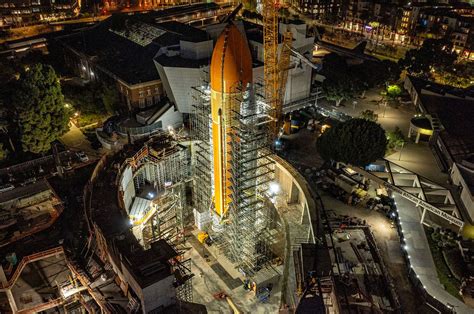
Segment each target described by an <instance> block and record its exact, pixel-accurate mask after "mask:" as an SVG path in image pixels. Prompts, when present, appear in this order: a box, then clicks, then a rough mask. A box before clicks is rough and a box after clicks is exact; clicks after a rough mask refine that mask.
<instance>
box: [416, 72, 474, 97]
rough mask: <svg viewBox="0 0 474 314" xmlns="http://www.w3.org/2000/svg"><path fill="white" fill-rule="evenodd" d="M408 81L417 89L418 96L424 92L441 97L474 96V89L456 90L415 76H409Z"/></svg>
mask: <svg viewBox="0 0 474 314" xmlns="http://www.w3.org/2000/svg"><path fill="white" fill-rule="evenodd" d="M408 79H409V80H410V82H411V84H412V85H413V87H414V88H415V89H416V92H417V93H418V94H422V92H421V91H422V90H423V89H424V90H427V91H430V92H433V93H437V94H440V95H445V94H451V95H454V96H457V97H461V98H463V97H466V96H468V97H469V96H470V97H473V96H474V90H473V89H463V88H456V87H452V86H448V85H443V84H438V83H436V82H432V81H428V80H424V79H422V78H419V77H415V76H408Z"/></svg>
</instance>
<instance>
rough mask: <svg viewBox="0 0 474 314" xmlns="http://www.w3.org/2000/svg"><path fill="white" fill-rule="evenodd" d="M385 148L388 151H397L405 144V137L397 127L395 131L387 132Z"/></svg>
mask: <svg viewBox="0 0 474 314" xmlns="http://www.w3.org/2000/svg"><path fill="white" fill-rule="evenodd" d="M387 140H388V142H387V148H388V149H397V148H400V147H402V146H403V145H404V144H405V142H406V139H405V136H404V135H403V132H402V130H400V128H399V127H398V126H397V127H395V130H393V131H390V132H387Z"/></svg>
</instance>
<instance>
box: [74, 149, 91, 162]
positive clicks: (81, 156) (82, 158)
mask: <svg viewBox="0 0 474 314" xmlns="http://www.w3.org/2000/svg"><path fill="white" fill-rule="evenodd" d="M76 156H77V158H79V160H80V161H82V162H87V161H89V157H88V156H87V155H86V153H84V152H83V151H80V152H77V153H76Z"/></svg>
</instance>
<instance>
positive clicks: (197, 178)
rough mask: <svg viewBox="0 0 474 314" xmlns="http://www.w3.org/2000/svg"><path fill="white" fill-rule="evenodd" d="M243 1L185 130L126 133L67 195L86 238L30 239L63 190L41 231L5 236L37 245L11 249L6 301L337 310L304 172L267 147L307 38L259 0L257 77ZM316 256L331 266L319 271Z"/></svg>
mask: <svg viewBox="0 0 474 314" xmlns="http://www.w3.org/2000/svg"><path fill="white" fill-rule="evenodd" d="M240 8H241V5H239V6H238V7H237V8H236V9H235V10H234V11H233V12H232V13H231V14H229V15H228V16H227V17H226V19H225V20H224V21H223V22H221V24H220V26H219V27H220V29H221V31H220V32H219V34H218V36H217V37H216V39H215V43H214V48H213V52H212V57H211V60H210V63H209V66H207V67H201V68H200V77H201V78H202V79H201V80H200V81H199V84H197V85H196V86H193V88H192V90H191V91H187V92H189V93H190V94H191V97H192V113H191V114H190V119H189V120H190V126H189V128H187V129H186V128H182V129H174V128H173V127H168V128H167V129H166V130H162V131H159V132H154V133H153V135H150V136H149V137H146V138H141V139H139V140H138V139H133V138H132V137H130V134H129V138H128V142H127V143H126V144H125V145H123V148H122V149H120V150H118V151H115V152H112V153H110V154H107V155H103V156H102V158H101V159H100V160H99V161H98V162H97V163H96V164H95V165H94V168H93V169H91V171H92V174H90V175H88V177H87V180H85V182H84V183H82V184H83V186H84V188H83V189H77V186H75V188H74V192H69V191H68V192H64V193H65V195H66V194H67V193H72V194H67V198H66V203H67V204H68V205H67V206H73V205H74V206H76V205H77V206H78V208H77V211H76V213H81V215H82V217H81V218H73V219H76V221H77V226H74V228H73V229H78V230H79V231H78V233H77V234H74V235H73V236H70V238H69V236H65V237H64V236H63V235H64V232H63V233H61V234H57V235H54V236H53V233H52V234H51V235H52V236H51V238H50V239H49V241H46V239H45V234H43V233H41V236H40V235H34V234H35V233H38V232H41V231H43V229H45V228H48V227H50V226H51V225H52V224H54V219H56V218H57V217H58V216H59V215H61V209H62V207H61V206H62V202H61V200H59V198H58V197H56V198H55V194H54V192H51V193H50V194H48V195H49V196H52V200H50V201H49V202H50V203H51V206H52V207H54V211H53V212H52V213H51V214H50V217H51V219H50V220H49V221H48V222H46V221H45V222H44V228H43V227H33V228H30V229H29V232H30V233H28V234H26V233H25V234H23V233H18V232H13V234H5V236H6V237H7V236H8V241H10V242H15V241H20V240H22V239H23V238H27V240H25V242H19V243H27V241H29V240H28V237H29V238H30V239H31V238H33V239H34V240H35V246H34V249H33V248H30V250H26V251H25V252H24V253H20V251H21V250H19V249H18V248H17V247H16V248H13V247H10V248H9V249H8V252H9V255H8V256H7V257H5V260H7V261H10V262H9V264H8V265H6V264H5V265H2V266H3V267H2V272H1V273H0V275H1V276H0V281H1V282H2V286H1V288H2V289H1V291H2V293H4V294H5V295H4V296H3V297H2V302H3V305H5V307H3V308H5V309H8V306H7V305H6V304H7V303H8V305H9V308H10V309H11V312H13V313H35V312H48V311H57V310H59V311H60V312H61V313H62V312H64V313H67V312H71V313H84V312H88V313H98V312H102V313H206V312H224V313H227V312H233V313H247V312H253V311H257V312H259V313H260V312H268V313H276V312H278V311H280V310H282V311H286V312H288V313H289V312H293V311H295V310H296V309H297V308H298V306H299V305H300V303H302V301H304V303H306V304H307V306H309V308H318V309H319V310H321V311H324V308H325V307H328V306H329V307H333V308H337V306H335V305H334V302H335V301H334V300H333V299H334V297H333V294H334V289H333V287H332V281H331V280H326V279H323V280H319V279H317V278H318V277H319V274H321V273H325V274H326V276H327V274H329V273H330V268H331V266H330V262H327V263H324V262H322V261H323V260H326V261H329V260H330V257H329V255H328V254H327V252H325V251H324V242H325V238H324V237H323V234H322V228H321V226H320V225H321V223H320V221H319V212H318V207H317V205H316V203H315V201H314V200H313V196H312V194H311V192H310V189H309V187H308V185H307V182H306V180H305V179H304V178H303V177H302V176H301V175H300V174H299V173H298V172H297V171H296V170H295V169H294V168H293V167H292V166H291V165H290V164H289V163H287V162H286V161H285V160H283V159H281V158H280V157H278V156H277V155H275V154H274V152H273V151H272V146H273V144H274V142H275V141H277V140H278V139H279V138H280V136H281V135H282V133H283V129H284V121H283V120H284V119H283V103H284V98H285V86H286V82H287V77H288V71H289V70H290V68H291V64H290V63H291V62H290V60H291V55H292V50H291V49H292V48H291V46H292V41H293V35H294V34H300V33H298V32H296V33H292V31H291V27H290V26H288V25H286V26H285V27H282V28H280V29H279V22H278V17H277V12H278V8H279V6H278V5H277V4H276V3H274V2H272V1H266V2H264V5H263V11H262V13H263V17H264V23H263V30H262V32H261V35H262V36H263V39H262V44H263V51H264V62H263V70H264V75H263V77H254V67H255V66H258V65H260V66H261V63H259V62H258V61H257V60H254V59H253V57H252V53H251V51H250V48H249V43H248V41H247V38H246V35H245V32H243V31H242V24H241V23H238V22H237V21H235V17H236V15H237V13H238V11H239V10H240ZM304 27H306V26H304ZM296 36H300V37H301V36H302V38H303V39H304V40H308V41H310V40H312V39H311V38H307V37H306V35H305V33H304V32H303V35H301V34H300V35H295V37H296ZM310 72H311V70H310ZM310 72H309V73H310ZM59 167H60V165H59ZM89 173H90V172H89ZM66 179H67V176H66ZM66 179H64V180H66ZM67 180H70V179H67ZM30 187H31V186H30ZM59 188H61V185H59ZM13 191H15V192H18V189H15V190H13ZM13 191H11V192H13ZM39 192H42V191H39ZM7 193H8V195H10V194H11V193H10V192H7ZM3 196H5V197H6V196H7V194H2V197H3ZM39 201H42V202H44V200H43V199H41V200H39ZM39 201H38V202H39ZM63 202H64V200H63ZM48 204H49V203H48ZM71 204H72V205H71ZM27 205H31V204H27ZM25 206H26V205H25ZM38 206H39V207H38ZM38 206H37V207H38V208H43V207H44V206H45V205H38ZM51 206H50V207H51ZM23 207H24V206H22V208H23ZM51 210H52V209H51ZM25 211H26V209H22V210H20V211H17V212H15V215H18V213H24V212H25ZM39 212H41V210H40V211H39ZM39 212H38V213H39ZM68 215H69V214H68ZM33 216H35V215H33ZM43 216H44V215H43ZM43 216H41V217H43ZM33 218H34V217H33ZM71 221H73V220H71ZM69 223H70V222H69ZM39 226H42V225H39ZM53 227H54V225H53ZM35 228H36V229H35ZM66 228H67V227H66ZM66 234H67V232H66ZM2 241H3V240H2ZM5 241H7V240H5ZM41 241H42V242H41ZM10 242H9V243H10ZM37 242H41V243H42V245H37ZM2 243H3V242H2ZM46 243H47V245H46ZM70 243H74V247H73V248H71V247H69V246H68V245H69V244H70ZM43 248H44V249H43ZM12 252H16V253H12ZM316 256H318V259H320V261H321V263H320V265H325V266H318V267H316ZM2 257H3V256H2ZM38 274H39V275H38ZM36 277H39V278H37V280H36V279H35V278H36ZM45 291H47V292H45ZM7 311H8V310H7ZM334 312H337V310H335V311H334Z"/></svg>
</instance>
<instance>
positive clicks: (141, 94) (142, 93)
mask: <svg viewBox="0 0 474 314" xmlns="http://www.w3.org/2000/svg"><path fill="white" fill-rule="evenodd" d="M138 96H139V97H140V98H143V97H145V92H144V91H142V90H141V91H139V92H138Z"/></svg>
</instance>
